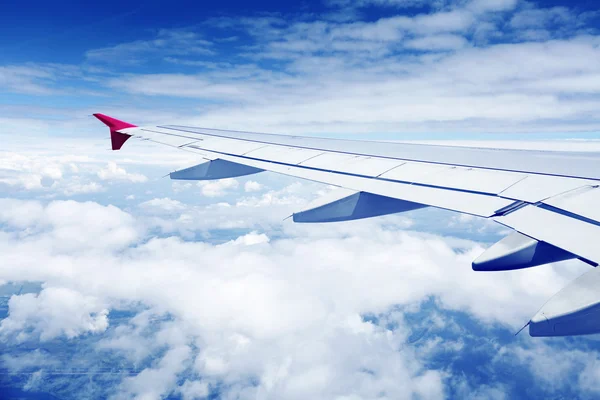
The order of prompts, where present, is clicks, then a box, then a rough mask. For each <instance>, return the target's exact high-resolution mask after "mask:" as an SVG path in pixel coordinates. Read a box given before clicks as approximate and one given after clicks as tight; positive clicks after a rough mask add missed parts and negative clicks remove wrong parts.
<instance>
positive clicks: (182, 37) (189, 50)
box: [85, 29, 213, 64]
mask: <svg viewBox="0 0 600 400" xmlns="http://www.w3.org/2000/svg"><path fill="white" fill-rule="evenodd" d="M211 45H212V44H211V42H209V41H207V40H204V39H201V38H200V37H199V35H198V34H197V33H195V32H190V31H185V30H168V29H161V30H159V31H158V33H157V35H156V38H154V39H151V40H136V41H133V42H128V43H121V44H117V45H115V46H112V47H105V48H100V49H93V50H89V51H87V52H86V54H85V56H86V58H87V59H88V60H89V61H94V62H101V63H121V64H140V63H144V62H147V61H148V60H149V59H157V58H158V59H161V58H163V57H167V56H182V55H196V56H197V55H212V54H213V51H212V50H211V49H210V47H211Z"/></svg>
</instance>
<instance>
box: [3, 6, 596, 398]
mask: <svg viewBox="0 0 600 400" xmlns="http://www.w3.org/2000/svg"><path fill="white" fill-rule="evenodd" d="M0 22H2V23H0V48H2V57H0V135H1V137H2V140H3V148H2V149H1V150H0V253H1V254H2V255H3V258H2V263H0V393H2V394H5V393H10V395H9V396H13V397H17V396H20V397H25V396H30V397H31V398H35V399H44V398H59V399H72V398H81V393H84V394H85V396H87V397H88V398H111V399H129V398H145V399H159V398H172V399H203V398H209V399H216V398H219V399H234V398H235V399H306V398H311V399H334V398H335V399H352V400H354V399H371V398H387V399H403V398H406V399H410V398H422V399H439V398H452V397H454V398H472V399H509V398H511V399H512V398H590V399H592V398H597V397H598V393H600V386H599V385H598V383H597V382H598V381H599V380H598V379H597V378H598V373H599V371H600V370H599V369H598V365H600V347H599V346H598V338H597V337H595V336H590V337H576V338H554V339H543V338H530V337H529V336H528V335H527V334H526V332H525V333H522V334H520V335H519V336H516V337H515V336H514V333H515V332H516V331H517V330H518V329H519V328H520V327H521V326H522V325H523V324H524V323H525V322H526V321H527V320H528V319H529V318H530V317H531V316H532V315H534V314H535V313H536V311H537V310H538V309H539V308H540V307H541V306H542V305H543V304H544V302H545V301H546V300H547V299H548V298H549V297H551V296H552V295H553V294H554V293H556V292H557V291H559V290H560V289H561V288H562V287H564V286H565V285H566V284H568V282H570V281H572V280H573V279H575V278H576V277H577V276H579V275H580V274H582V273H584V272H585V271H587V270H588V268H589V267H588V266H587V265H585V264H583V263H580V262H578V261H567V262H562V263H557V264H554V265H550V266H543V267H539V268H533V269H530V270H522V271H512V272H506V273H504V272H501V273H497V274H485V273H475V272H473V271H472V270H471V264H470V263H471V261H472V260H473V259H474V258H475V257H477V256H478V255H479V254H480V253H481V252H482V251H483V250H484V249H485V248H486V247H487V246H489V245H490V244H492V243H494V242H495V241H497V240H499V239H500V238H502V237H503V236H505V235H506V234H507V233H508V232H507V231H506V230H505V229H504V228H502V227H501V226H499V225H497V224H494V223H491V222H489V221H485V220H481V219H477V218H474V217H469V216H464V215H456V214H453V213H449V212H445V211H442V210H433V209H422V210H416V211H413V212H409V213H406V214H400V215H392V216H386V217H380V218H373V219H368V220H361V221H353V222H348V223H335V224H317V225H312V224H293V223H292V222H291V221H290V220H289V219H287V220H285V218H286V217H287V216H289V215H290V214H291V213H293V212H296V211H299V210H302V209H304V208H305V207H306V206H307V205H308V204H310V202H311V201H313V200H315V199H317V198H319V197H321V196H324V195H327V194H328V193H329V192H330V191H331V190H332V188H330V187H326V186H323V185H318V184H316V183H310V182H303V181H296V180H294V179H291V178H288V177H283V176H278V175H275V174H271V173H261V174H257V175H251V176H247V177H242V178H239V179H226V180H220V181H215V182H175V181H170V180H169V179H167V178H164V176H165V175H166V174H167V173H168V172H170V171H173V170H176V169H180V168H185V167H189V166H192V165H195V164H197V163H199V162H201V161H202V160H199V159H197V158H196V157H195V156H194V155H193V154H188V153H186V152H179V151H176V150H170V149H166V150H165V149H163V148H156V147H155V146H153V145H152V144H149V143H146V142H128V143H126V145H125V146H124V147H123V149H121V150H120V151H118V152H111V151H110V150H108V149H109V138H108V132H107V130H106V129H105V127H104V126H102V125H101V124H100V123H99V122H98V121H97V120H95V119H94V118H93V117H90V114H92V113H94V112H102V113H105V114H108V115H113V116H115V117H117V118H120V119H123V120H126V121H130V122H132V123H135V124H138V125H142V124H154V123H157V124H158V123H181V124H191V125H195V126H207V127H215V128H229V129H243V130H252V131H263V132H281V133H294V134H307V135H328V136H335V137H348V138H369V139H378V138H379V139H381V138H385V139H410V140H436V141H435V143H441V142H440V140H442V141H443V143H452V144H470V145H475V146H507V147H513V148H514V147H517V148H538V149H555V150H573V151H599V150H600V142H598V140H597V139H598V132H599V131H600V119H599V118H598V112H597V110H598V109H600V67H599V66H600V35H599V31H598V24H599V23H600V14H599V12H598V9H597V6H596V5H595V4H594V2H592V1H581V2H566V1H545V2H542V1H538V2H536V1H530V2H527V1H521V0H432V1H428V0H359V1H353V2H350V1H346V0H328V1H323V2H297V3H296V2H253V3H237V2H229V1H221V2H218V4H216V5H215V4H211V3H210V2H201V3H199V2H192V1H185V2H183V1H171V2H168V3H167V2H158V1H153V2H152V1H149V2H145V3H144V4H141V5H140V4H136V3H134V2H122V1H121V2H103V3H89V4H85V5H83V4H81V5H77V6H75V5H73V4H71V3H67V2H57V3H52V4H50V3H39V4H36V3H28V4H27V6H26V7H25V6H23V5H19V4H17V3H15V2H12V3H10V4H5V5H3V7H2V15H0ZM44 396H45V397H44ZM49 396H54V397H49ZM0 397H2V396H1V395H0Z"/></svg>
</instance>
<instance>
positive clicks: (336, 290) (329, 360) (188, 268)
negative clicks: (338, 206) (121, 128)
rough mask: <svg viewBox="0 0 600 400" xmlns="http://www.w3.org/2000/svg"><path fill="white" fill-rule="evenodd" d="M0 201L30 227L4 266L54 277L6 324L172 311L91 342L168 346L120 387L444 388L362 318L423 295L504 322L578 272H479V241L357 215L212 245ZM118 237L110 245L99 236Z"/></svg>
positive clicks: (131, 391) (109, 212)
mask: <svg viewBox="0 0 600 400" xmlns="http://www.w3.org/2000/svg"><path fill="white" fill-rule="evenodd" d="M153 203H155V205H157V206H158V207H159V208H160V206H161V205H163V204H167V205H170V204H171V203H172V202H170V201H165V200H159V201H155V202H153ZM175 204H177V203H175ZM24 207H26V209H25V208H24ZM175 208H176V209H177V208H178V207H175ZM0 210H4V213H3V214H2V215H1V219H2V221H3V223H4V224H8V226H12V227H19V228H20V229H21V231H22V232H28V234H27V236H25V238H23V237H22V236H19V235H16V234H14V233H11V231H10V230H8V231H5V232H3V233H2V235H3V240H2V241H0V251H1V252H2V254H3V257H4V259H6V260H10V262H9V265H6V264H4V265H1V266H0V278H1V279H2V280H7V281H19V280H41V281H46V282H48V283H49V284H50V285H52V286H50V287H48V288H46V289H44V290H43V291H42V292H41V293H40V295H37V296H36V295H33V294H31V295H21V296H15V297H13V298H12V300H11V302H10V303H9V307H10V309H9V311H10V317H9V318H8V319H6V320H5V322H3V324H2V330H3V331H4V332H6V334H8V333H9V332H10V333H11V335H23V336H22V337H23V338H26V337H28V336H27V335H29V333H31V332H35V333H36V334H39V336H40V339H41V340H47V339H50V338H53V337H58V336H61V335H62V336H65V337H75V336H77V335H81V334H85V333H97V332H102V331H104V330H105V329H106V328H107V323H108V322H109V319H110V314H108V315H107V313H106V311H105V310H107V307H110V305H111V304H113V305H114V304H123V303H126V304H127V303H129V304H131V303H136V304H140V303H141V304H144V305H145V306H146V307H148V308H149V309H150V310H152V309H154V310H162V311H157V312H163V313H164V312H167V313H169V314H170V315H172V316H173V319H172V320H171V321H170V322H165V325H163V328H162V329H160V330H159V331H158V332H157V333H155V334H153V336H152V339H151V340H149V341H148V340H143V339H142V340H140V339H135V338H136V337H137V336H136V335H138V336H139V335H142V336H141V337H142V338H143V337H144V336H143V335H144V334H143V333H142V332H144V331H145V330H146V329H147V328H145V327H147V326H148V318H149V316H150V315H149V314H148V313H147V312H146V313H145V314H144V313H142V314H141V315H140V319H139V320H138V321H137V322H135V323H134V325H132V327H131V328H124V329H120V330H116V331H114V333H111V335H112V337H111V338H108V340H107V341H104V342H103V345H102V348H104V349H115V350H116V349H119V351H122V352H124V353H125V354H131V357H132V359H138V360H139V359H145V357H147V356H148V354H149V353H150V352H151V351H152V349H153V348H155V347H156V346H158V348H160V347H161V346H166V348H167V351H166V352H165V353H163V354H162V355H161V356H160V358H159V359H158V360H156V361H155V362H154V363H152V365H149V366H147V367H145V368H144V369H143V370H142V371H141V372H139V373H138V374H136V376H134V377H132V378H127V379H125V380H123V381H122V383H121V385H120V389H119V391H120V393H122V395H123V396H148V397H149V398H156V397H159V396H164V395H166V394H168V393H172V392H174V391H179V392H180V393H182V395H183V393H194V392H203V391H204V390H206V386H204V385H203V384H197V383H194V382H196V381H195V380H194V379H191V378H187V383H181V384H180V383H177V382H178V378H177V377H178V376H180V374H181V373H182V371H183V370H184V369H189V370H190V371H192V372H193V374H195V375H196V376H199V377H201V379H200V382H201V383H202V382H204V383H206V384H208V390H209V391H212V390H214V389H213V388H215V387H220V388H221V389H219V390H221V391H222V392H221V394H222V395H226V396H232V397H236V396H237V397H256V396H259V397H260V396H264V397H277V398H289V399H293V398H307V397H310V398H331V397H336V396H350V395H353V394H354V395H359V396H362V397H372V396H374V395H376V394H377V393H381V391H385V392H386V393H389V394H390V396H391V397H393V398H411V397H414V396H418V397H422V398H439V397H442V396H443V394H444V390H445V389H444V386H445V383H444V382H445V374H444V373H443V371H440V370H437V369H429V368H428V367H426V366H425V365H424V364H423V360H422V359H421V358H419V356H418V354H417V353H416V352H415V351H414V350H411V349H410V348H404V350H403V351H402V352H398V351H397V349H398V348H399V347H401V345H402V344H403V343H405V342H406V341H407V340H408V339H407V338H408V335H410V329H409V328H408V327H407V326H404V325H398V327H397V328H396V329H394V330H389V329H388V328H385V326H380V325H377V324H374V323H372V322H369V321H368V320H365V319H363V318H362V317H361V316H362V315H364V314H365V313H367V314H368V313H372V314H380V313H386V312H389V311H390V310H391V309H393V308H394V307H398V306H417V307H418V305H419V304H420V303H421V302H422V301H423V299H425V298H429V297H431V296H433V297H435V298H438V299H439V301H440V302H441V304H442V305H443V307H444V308H448V309H454V310H464V311H468V312H469V313H472V314H473V315H474V316H475V317H476V318H477V319H479V320H481V321H486V323H496V324H503V325H505V326H509V327H511V328H515V327H517V326H518V325H519V324H521V323H522V322H523V321H525V320H526V319H527V318H528V317H529V316H531V315H532V314H533V313H534V312H535V311H536V309H537V307H538V306H539V305H540V304H542V303H543V302H544V300H545V299H546V298H548V297H549V296H550V295H552V294H553V293H554V292H556V291H557V290H558V289H560V288H561V287H562V286H563V285H564V284H565V283H566V282H568V281H569V279H571V278H573V277H574V275H576V274H577V273H578V272H581V271H582V270H583V269H584V267H583V266H581V265H579V264H577V263H574V262H572V263H567V264H564V265H562V266H558V265H557V266H549V267H542V268H535V269H531V270H524V271H512V272H506V273H497V274H493V275H492V274H481V273H475V272H473V271H472V270H471V269H470V262H471V260H472V259H473V258H474V257H475V256H477V254H479V253H480V252H481V251H482V248H481V247H480V246H479V245H477V244H475V243H473V242H470V241H465V240H450V239H442V238H441V237H437V236H432V235H425V234H419V233H414V232H403V231H398V230H397V228H396V227H394V226H388V227H385V226H383V225H377V224H375V225H367V226H369V229H368V234H362V233H360V234H359V233H358V232H362V231H361V230H360V229H359V230H356V231H355V232H354V233H352V231H351V230H350V231H346V232H345V233H344V234H343V235H340V234H339V233H338V232H336V231H335V230H330V231H327V230H326V231H323V226H312V227H308V228H304V229H309V230H313V231H314V232H315V234H313V235H307V236H303V237H298V238H283V239H276V240H272V239H271V238H270V237H269V236H268V235H266V234H265V233H263V232H253V233H250V234H246V235H242V236H240V237H239V238H237V239H236V240H234V241H233V242H229V243H223V244H220V245H219V244H210V243H207V242H184V241H182V240H181V239H178V238H175V237H170V238H152V239H149V240H148V239H145V238H144V237H143V236H135V235H133V236H132V235H131V234H128V235H127V237H125V238H124V237H123V234H119V233H118V232H124V233H125V232H135V231H136V226H137V225H140V223H138V222H136V218H134V217H133V216H131V215H129V214H127V213H124V212H123V211H120V210H118V209H115V208H114V207H104V206H100V205H97V204H94V203H77V202H53V203H50V204H49V205H43V204H40V203H39V202H25V203H22V202H16V201H12V200H4V204H3V207H0ZM94 214H95V215H96V217H95V218H91V215H94ZM80 215H86V216H88V217H87V218H80V217H79V216H80ZM138 218H143V217H138ZM174 218H176V217H174ZM48 221H50V222H48ZM90 221H92V222H93V221H96V222H95V223H96V224H97V225H96V226H95V225H94V224H91V225H90ZM174 223H175V224H177V223H178V222H177V220H175V221H174ZM360 223H361V222H360V221H359V222H356V224H357V225H360ZM356 224H355V225H356ZM326 232H329V233H326ZM115 236H116V237H117V238H119V237H120V238H121V240H120V241H119V243H120V245H119V246H118V247H115V244H113V245H110V243H114V240H115ZM75 238H77V240H74V239H75ZM65 239H66V241H67V242H69V245H68V246H65V245H64V243H63V242H64V241H65ZM107 241H108V243H107V245H105V246H104V247H103V246H102V243H103V242H107ZM123 242H125V243H129V244H130V245H132V247H130V248H128V247H126V246H123ZM117 248H118V251H116V252H115V251H114V250H115V249H117ZM33 249H35V250H33ZM140 277H143V279H140ZM465 282H467V283H465ZM539 282H544V285H539ZM58 285H60V286H58ZM457 287H459V288H460V290H457V289H456V288H457ZM74 308H76V309H74ZM107 318H108V319H107ZM396 324H397V323H396ZM28 332H29V333H28ZM136 332H137V333H136ZM132 339H134V340H132ZM144 343H148V345H144ZM163 348H164V347H163ZM192 348H196V349H198V350H197V351H193V350H192ZM361 371H363V372H361ZM364 371H368V372H364ZM582 379H583V378H582ZM178 386H180V387H179V388H178ZM484 389H485V388H482V389H481V392H482V393H488V392H489V393H496V392H494V390H497V389H494V388H487V389H485V390H484ZM474 390H479V389H477V388H474Z"/></svg>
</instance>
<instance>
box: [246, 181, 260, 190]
mask: <svg viewBox="0 0 600 400" xmlns="http://www.w3.org/2000/svg"><path fill="white" fill-rule="evenodd" d="M262 189H263V185H262V184H260V183H258V182H255V181H248V182H246V183H244V191H245V192H260V191H261V190H262Z"/></svg>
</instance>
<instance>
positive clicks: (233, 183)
mask: <svg viewBox="0 0 600 400" xmlns="http://www.w3.org/2000/svg"><path fill="white" fill-rule="evenodd" d="M197 185H198V187H199V188H200V190H201V192H202V194H203V195H204V196H206V197H219V196H223V195H224V194H225V193H227V192H228V191H231V190H234V189H237V188H238V186H239V182H238V181H237V180H235V179H233V178H227V179H219V180H216V181H201V182H198V184H197Z"/></svg>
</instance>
